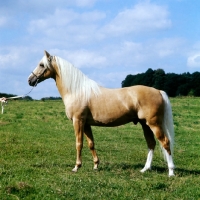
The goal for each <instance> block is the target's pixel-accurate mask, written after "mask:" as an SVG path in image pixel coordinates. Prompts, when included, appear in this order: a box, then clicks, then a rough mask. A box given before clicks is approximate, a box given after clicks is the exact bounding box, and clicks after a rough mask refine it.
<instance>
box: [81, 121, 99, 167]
mask: <svg viewBox="0 0 200 200" xmlns="http://www.w3.org/2000/svg"><path fill="white" fill-rule="evenodd" d="M84 133H85V136H86V138H87V142H88V147H89V148H90V150H91V152H92V156H93V161H94V169H95V170H96V169H98V164H99V158H98V156H97V153H96V150H95V147H94V138H93V134H92V129H91V126H90V125H87V124H85V128H84Z"/></svg>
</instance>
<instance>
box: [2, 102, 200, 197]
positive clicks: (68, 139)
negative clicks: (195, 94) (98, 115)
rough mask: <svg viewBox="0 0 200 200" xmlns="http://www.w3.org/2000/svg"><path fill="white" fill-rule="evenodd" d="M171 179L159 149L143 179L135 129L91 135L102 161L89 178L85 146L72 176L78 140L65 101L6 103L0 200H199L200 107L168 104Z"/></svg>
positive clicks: (141, 143) (143, 150) (142, 146)
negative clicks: (171, 136) (172, 138)
mask: <svg viewBox="0 0 200 200" xmlns="http://www.w3.org/2000/svg"><path fill="white" fill-rule="evenodd" d="M171 103H172V108H173V115H174V126H175V134H176V135H175V142H176V143H175V148H174V162H175V165H176V170H175V173H176V176H175V177H171V178H169V177H168V169H167V166H166V163H165V162H164V160H163V157H162V154H161V152H160V149H159V145H158V143H157V147H156V150H155V155H154V160H153V166H152V170H151V171H149V172H146V173H144V174H142V173H140V172H139V171H140V169H142V167H143V166H144V164H145V161H146V156H147V146H146V142H145V140H144V137H143V133H142V129H141V127H140V125H137V126H135V125H134V124H132V123H130V124H127V125H124V126H120V127H115V128H101V127H93V128H92V129H93V133H94V137H95V143H96V149H97V153H98V156H99V158H100V166H99V170H98V171H93V161H92V156H91V153H90V151H89V149H88V147H87V143H86V141H84V148H83V157H82V158H83V166H82V168H81V169H80V170H79V171H78V173H72V172H71V170H72V168H73V167H74V164H75V159H76V149H75V136H74V131H73V127H72V123H71V121H69V120H68V119H67V118H66V116H65V112H64V105H63V103H62V101H44V102H43V101H10V102H9V104H8V105H7V106H6V107H5V113H4V114H3V115H2V114H0V199H1V200H4V199H6V200H12V199H13V200H14V199H31V200H32V199H38V200H43V199H44V200H49V199H52V200H55V199H72V200H74V199H85V200H89V199H92V200H94V199H105V200H111V199H125V200H133V199H137V200H140V199H141V200H145V199H149V200H150V199H152V200H154V199H170V200H173V199H187V200H188V199H200V189H199V187H200V99H199V98H173V99H171Z"/></svg>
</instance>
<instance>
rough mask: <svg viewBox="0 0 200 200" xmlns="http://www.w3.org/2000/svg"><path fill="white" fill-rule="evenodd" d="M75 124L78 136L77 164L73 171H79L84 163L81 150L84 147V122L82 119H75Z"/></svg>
mask: <svg viewBox="0 0 200 200" xmlns="http://www.w3.org/2000/svg"><path fill="white" fill-rule="evenodd" d="M73 126H74V131H75V136H76V153H77V154H76V165H75V167H74V168H73V169H72V171H73V172H77V171H78V169H79V168H80V167H81V165H82V159H81V151H82V148H83V130H84V123H83V121H82V120H80V119H73Z"/></svg>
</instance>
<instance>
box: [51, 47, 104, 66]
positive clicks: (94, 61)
mask: <svg viewBox="0 0 200 200" xmlns="http://www.w3.org/2000/svg"><path fill="white" fill-rule="evenodd" d="M49 53H50V54H52V55H57V56H59V57H61V58H63V59H65V60H67V61H68V62H71V63H72V64H73V65H74V66H75V67H77V68H102V67H103V66H105V63H106V62H107V58H106V57H105V56H101V53H100V52H98V53H96V52H94V51H87V50H76V51H67V50H59V49H52V50H50V52H49Z"/></svg>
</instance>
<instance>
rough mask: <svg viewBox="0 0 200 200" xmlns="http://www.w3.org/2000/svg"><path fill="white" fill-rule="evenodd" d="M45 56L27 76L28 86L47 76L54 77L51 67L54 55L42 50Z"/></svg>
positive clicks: (34, 84)
mask: <svg viewBox="0 0 200 200" xmlns="http://www.w3.org/2000/svg"><path fill="white" fill-rule="evenodd" d="M44 53H45V56H44V57H43V58H42V60H41V61H40V62H39V64H38V66H37V67H36V68H35V69H34V70H33V72H32V73H31V74H30V76H29V77H28V83H29V85H30V86H36V85H37V83H40V82H42V81H44V80H45V79H48V78H54V79H55V71H54V69H53V62H54V61H55V60H54V57H53V56H51V55H50V54H49V53H48V52H47V51H44Z"/></svg>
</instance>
